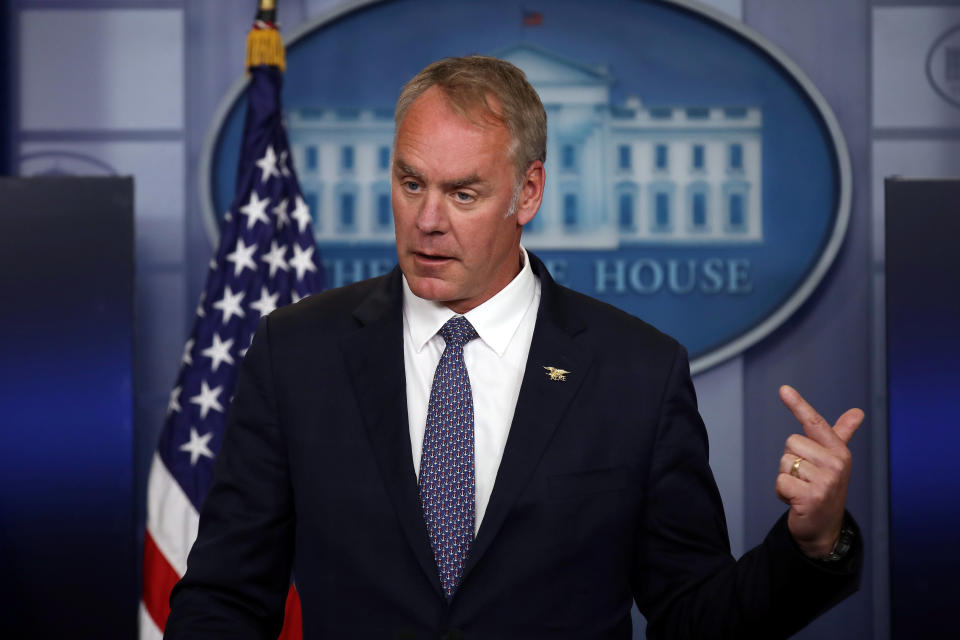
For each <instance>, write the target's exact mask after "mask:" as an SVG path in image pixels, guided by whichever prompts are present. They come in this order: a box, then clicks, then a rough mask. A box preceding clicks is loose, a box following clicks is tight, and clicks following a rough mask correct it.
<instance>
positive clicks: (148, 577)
mask: <svg viewBox="0 0 960 640" xmlns="http://www.w3.org/2000/svg"><path fill="white" fill-rule="evenodd" d="M179 579H180V576H179V575H177V572H176V571H174V569H173V567H171V566H170V563H169V562H167V559H166V558H165V557H164V556H163V553H161V551H160V549H159V548H157V545H156V543H155V542H154V541H153V537H152V536H151V535H150V532H149V531H147V532H146V535H145V536H144V540H143V604H144V606H145V607H146V609H147V613H149V614H150V617H151V618H153V621H154V622H155V623H156V625H157V627H158V628H159V629H161V630H163V629H164V628H165V627H166V625H167V616H169V615H170V591H171V590H172V589H173V585H175V584H177V581H178V580H179Z"/></svg>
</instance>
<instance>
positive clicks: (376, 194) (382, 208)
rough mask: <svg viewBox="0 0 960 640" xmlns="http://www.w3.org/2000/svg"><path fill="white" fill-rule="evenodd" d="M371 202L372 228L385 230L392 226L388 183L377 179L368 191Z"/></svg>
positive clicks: (391, 208) (379, 230)
mask: <svg viewBox="0 0 960 640" xmlns="http://www.w3.org/2000/svg"><path fill="white" fill-rule="evenodd" d="M370 194H371V196H372V202H373V220H372V225H371V226H372V228H373V229H372V230H373V231H374V232H386V231H389V230H391V229H392V228H393V205H392V203H391V202H390V184H389V183H388V182H386V181H379V182H375V183H374V184H373V188H372V189H371V191H370Z"/></svg>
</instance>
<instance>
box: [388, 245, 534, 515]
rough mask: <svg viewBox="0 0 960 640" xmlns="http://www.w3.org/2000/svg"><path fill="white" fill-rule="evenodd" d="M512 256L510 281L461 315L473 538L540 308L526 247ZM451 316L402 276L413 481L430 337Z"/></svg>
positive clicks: (432, 351) (435, 354) (437, 342)
mask: <svg viewBox="0 0 960 640" xmlns="http://www.w3.org/2000/svg"><path fill="white" fill-rule="evenodd" d="M520 252H521V254H522V257H523V268H521V269H520V273H519V274H517V276H516V277H515V278H514V279H513V280H511V281H510V284H508V285H507V286H506V287H504V288H503V289H501V290H500V292H499V293H497V294H496V295H495V296H493V297H492V298H490V299H489V300H487V301H486V302H484V303H483V304H481V305H480V306H478V307H476V308H474V309H471V310H470V311H468V312H467V313H465V314H463V315H464V317H466V319H467V320H469V321H470V324H472V325H473V328H474V329H476V330H477V334H478V336H479V337H478V338H477V339H475V340H471V341H470V342H468V343H467V344H466V345H465V346H464V348H463V361H464V364H465V365H466V367H467V375H469V376H470V388H471V390H472V391H473V433H474V464H475V469H474V471H475V477H476V496H475V501H476V502H475V504H476V516H475V519H474V533H476V531H477V530H479V529H480V522H481V521H482V520H483V514H484V513H485V512H486V510H487V504H488V503H489V502H490V494H491V492H493V483H494V481H495V480H496V478H497V470H498V469H499V468H500V459H501V458H502V457H503V450H504V448H505V447H506V445H507V435H508V434H509V433H510V423H511V422H512V421H513V411H514V409H515V408H516V406H517V398H518V397H519V396H520V383H521V382H522V381H523V372H524V369H525V368H526V365H527V354H528V353H529V352H530V341H531V339H532V338H533V327H534V325H535V324H536V320H537V309H538V308H539V307H540V280H538V279H537V277H536V276H535V275H533V270H532V269H531V268H530V261H529V260H528V259H527V252H526V250H525V249H524V248H523V247H520ZM455 315H457V314H456V313H454V312H453V311H452V310H450V309H448V308H447V307H446V306H444V305H443V304H441V303H439V302H433V301H431V300H424V299H423V298H418V297H417V296H415V295H414V294H413V292H412V291H411V290H410V285H408V284H407V279H406V277H404V279H403V366H404V369H405V371H406V375H407V418H408V421H409V424H410V445H411V449H412V453H413V468H414V469H415V470H416V472H417V477H418V478H419V476H420V454H421V452H422V450H423V433H424V430H425V429H426V424H427V405H428V404H429V402H430V388H431V386H432V385H433V373H434V371H435V370H436V368H437V363H439V362H440V356H441V355H442V354H443V349H444V346H445V343H444V340H443V337H441V336H440V335H439V334H438V333H437V332H438V331H439V330H440V327H442V326H443V324H444V323H445V322H446V321H447V320H449V319H450V318H452V317H453V316H455Z"/></svg>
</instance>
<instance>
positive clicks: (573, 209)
mask: <svg viewBox="0 0 960 640" xmlns="http://www.w3.org/2000/svg"><path fill="white" fill-rule="evenodd" d="M497 55H498V57H501V58H504V59H506V60H509V61H510V62H512V63H514V64H515V65H517V66H518V67H520V68H521V69H523V71H524V72H525V73H526V74H527V78H528V79H529V80H530V83H531V84H532V85H533V86H534V88H535V89H536V90H537V92H538V93H539V94H540V98H541V99H542V100H543V103H544V106H545V107H546V110H547V122H548V136H547V139H548V147H547V162H546V169H547V186H546V193H545V194H544V200H543V205H542V207H541V209H540V212H539V213H538V214H537V216H536V218H534V220H533V222H532V223H531V224H530V225H528V226H527V227H526V229H525V230H524V245H525V246H527V247H529V248H532V249H536V248H557V249H587V248H604V249H613V248H616V247H619V246H623V245H630V244H740V243H758V242H761V241H762V240H763V225H762V210H761V202H762V199H761V125H762V114H761V111H760V109H759V108H757V107H744V106H733V107H731V106H726V107H725V106H647V105H644V104H643V103H642V102H641V100H640V98H638V97H631V98H629V99H627V100H626V102H625V103H624V104H620V105H613V104H611V101H610V87H611V85H612V84H613V82H614V78H613V77H612V76H611V75H610V74H609V72H608V71H607V70H606V69H605V68H603V67H596V66H587V65H583V64H580V63H577V62H574V61H571V60H567V59H565V58H562V57H560V56H558V55H556V54H554V53H551V52H548V51H545V50H543V49H540V48H537V47H534V46H531V45H526V44H523V45H517V46H515V47H512V48H510V49H508V50H506V51H501V52H498V54H497ZM287 127H288V131H289V136H290V142H291V146H292V148H293V153H294V162H295V166H296V167H297V173H298V176H299V177H300V184H301V188H302V190H303V193H304V199H305V200H306V202H307V204H308V206H309V207H310V210H311V212H312V214H313V216H314V218H315V223H316V224H315V229H316V235H317V240H318V241H320V242H340V243H356V244H389V243H392V242H393V216H392V212H391V206H390V161H391V159H390V152H391V145H392V142H393V111H392V108H386V109H357V108H316V109H313V108H310V109H297V110H291V111H289V112H288V113H287Z"/></svg>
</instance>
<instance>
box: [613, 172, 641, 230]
mask: <svg viewBox="0 0 960 640" xmlns="http://www.w3.org/2000/svg"><path fill="white" fill-rule="evenodd" d="M638 193H639V189H638V188H637V185H636V183H633V182H621V183H620V184H618V185H617V188H616V206H617V227H618V228H619V229H620V231H622V232H625V233H630V232H634V231H636V230H637V213H638V212H637V202H638V199H637V195H638Z"/></svg>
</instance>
